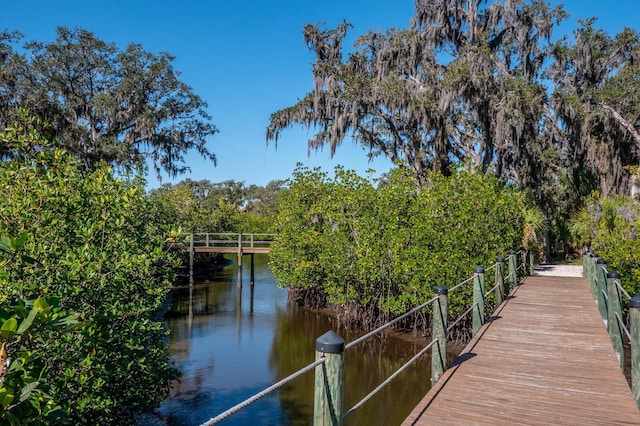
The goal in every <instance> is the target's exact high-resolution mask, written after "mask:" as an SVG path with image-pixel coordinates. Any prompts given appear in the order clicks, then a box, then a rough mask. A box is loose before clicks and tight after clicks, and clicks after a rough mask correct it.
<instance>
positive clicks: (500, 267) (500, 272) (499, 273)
mask: <svg viewBox="0 0 640 426" xmlns="http://www.w3.org/2000/svg"><path fill="white" fill-rule="evenodd" d="M496 262H497V264H496V292H495V295H496V296H495V297H496V307H498V306H500V305H502V302H504V296H505V294H506V293H505V289H504V257H502V256H498V258H497V259H496Z"/></svg>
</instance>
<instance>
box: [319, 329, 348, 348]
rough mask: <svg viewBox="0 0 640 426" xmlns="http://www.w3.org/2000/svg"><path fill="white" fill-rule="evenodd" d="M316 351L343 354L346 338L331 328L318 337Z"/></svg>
mask: <svg viewBox="0 0 640 426" xmlns="http://www.w3.org/2000/svg"><path fill="white" fill-rule="evenodd" d="M316 351H317V352H323V353H327V354H341V353H342V352H344V339H343V338H342V337H340V336H338V335H337V334H336V333H334V332H333V331H332V330H329V331H327V332H326V333H324V334H323V335H322V336H320V337H318V338H317V339H316Z"/></svg>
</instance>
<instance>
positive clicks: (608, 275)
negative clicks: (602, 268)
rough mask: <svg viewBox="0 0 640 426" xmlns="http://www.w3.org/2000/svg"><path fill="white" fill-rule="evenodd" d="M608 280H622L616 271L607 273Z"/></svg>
mask: <svg viewBox="0 0 640 426" xmlns="http://www.w3.org/2000/svg"><path fill="white" fill-rule="evenodd" d="M607 278H620V274H619V273H617V272H616V271H609V272H607Z"/></svg>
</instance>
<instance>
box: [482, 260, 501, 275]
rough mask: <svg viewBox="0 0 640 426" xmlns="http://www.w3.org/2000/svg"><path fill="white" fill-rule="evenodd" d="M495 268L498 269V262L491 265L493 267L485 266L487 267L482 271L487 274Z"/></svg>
mask: <svg viewBox="0 0 640 426" xmlns="http://www.w3.org/2000/svg"><path fill="white" fill-rule="evenodd" d="M497 267H498V262H496V263H494V264H493V265H491V266H487V267H486V268H485V269H484V272H485V273H487V272H489V271H490V270H492V269H493V268H497Z"/></svg>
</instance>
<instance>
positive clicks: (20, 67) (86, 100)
mask: <svg viewBox="0 0 640 426" xmlns="http://www.w3.org/2000/svg"><path fill="white" fill-rule="evenodd" d="M16 42H17V35H16V34H15V33H9V32H7V31H5V32H3V33H0V77H2V78H0V105H1V106H2V108H0V128H2V129H4V128H5V127H6V125H7V124H8V123H11V122H12V121H13V120H15V119H16V116H17V111H18V109H19V108H20V107H22V108H27V109H28V110H29V111H30V114H31V115H33V116H37V117H39V118H42V119H44V120H46V121H48V122H50V123H51V124H52V127H51V131H52V134H51V135H50V136H53V137H55V138H56V139H58V140H59V141H61V142H62V144H63V145H64V146H65V148H66V149H67V150H68V151H69V152H70V153H71V154H73V155H74V156H76V157H77V158H79V159H80V160H81V162H82V163H83V165H84V167H85V168H87V169H90V170H93V169H95V168H96V167H97V165H98V163H99V162H100V161H106V162H107V163H109V164H111V165H112V166H115V167H117V168H119V169H121V170H124V171H142V170H145V168H146V166H147V161H148V160H150V162H151V164H152V167H153V168H154V170H155V171H156V173H158V174H159V172H160V171H161V170H164V171H166V172H167V173H169V174H170V175H176V174H178V173H182V172H184V171H186V170H188V169H189V167H188V165H186V164H185V162H184V155H185V153H186V152H187V151H189V150H193V149H195V150H196V151H198V152H199V153H200V154H201V155H203V156H204V157H205V158H208V159H210V160H212V161H213V162H214V163H215V155H214V154H213V153H212V152H211V151H210V150H209V148H208V146H207V141H208V138H209V136H211V135H213V134H214V133H216V132H217V129H216V127H215V126H214V125H213V124H212V122H211V117H210V116H209V115H208V113H207V112H206V106H207V105H206V103H205V102H204V101H203V100H202V99H201V98H200V97H199V96H197V95H196V94H195V93H194V92H193V90H192V89H191V88H190V87H189V86H187V85H186V84H185V83H184V82H182V81H181V80H180V79H179V72H177V71H176V70H175V69H174V67H173V64H172V62H173V59H174V58H173V57H172V56H171V55H169V54H168V53H164V52H162V53H159V54H155V53H151V52H148V51H146V50H144V49H143V48H142V46H141V45H139V44H130V45H129V46H127V47H126V49H124V50H121V49H119V48H118V47H117V46H116V45H115V44H113V43H107V42H105V41H102V40H100V39H98V38H97V37H96V36H95V35H94V34H93V33H92V32H90V31H87V30H84V29H79V28H76V29H73V30H71V29H68V28H65V27H58V29H57V38H56V40H55V41H54V42H51V43H43V42H30V43H27V44H25V45H24V52H25V53H24V54H19V53H17V52H16V51H15V50H14V49H12V46H13V45H14V44H15V43H16ZM0 154H1V155H2V156H3V157H4V158H11V157H12V156H13V154H14V153H13V152H12V151H11V150H9V149H7V147H6V146H1V145H0Z"/></svg>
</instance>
